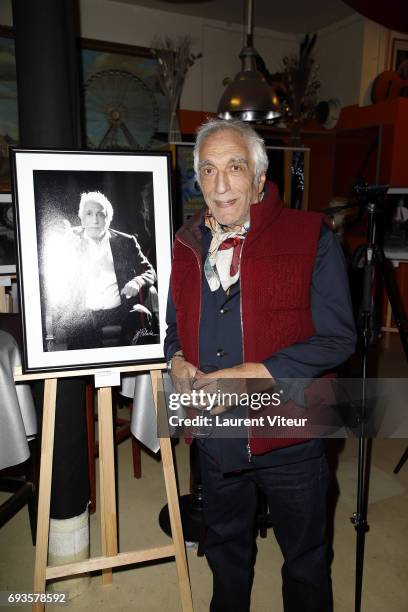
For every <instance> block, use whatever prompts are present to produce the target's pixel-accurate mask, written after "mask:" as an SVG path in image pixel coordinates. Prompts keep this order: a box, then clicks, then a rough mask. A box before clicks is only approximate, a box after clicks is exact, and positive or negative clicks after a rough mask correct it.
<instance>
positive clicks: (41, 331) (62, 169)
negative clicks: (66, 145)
mask: <svg viewBox="0 0 408 612" xmlns="http://www.w3.org/2000/svg"><path fill="white" fill-rule="evenodd" d="M12 162H13V181H14V189H15V198H16V202H15V210H16V227H17V238H18V250H19V284H20V310H21V312H22V321H23V336H24V369H25V371H26V372H32V371H53V370H69V369H77V368H84V367H97V366H102V365H103V366H112V365H119V364H127V363H132V364H134V363H153V362H157V361H162V360H163V359H164V353H163V341H164V334H165V311H166V304H167V292H168V279H169V275H170V261H171V224H170V218H171V215H170V210H171V208H170V204H171V203H170V189H169V153H166V152H162V153H151V152H150V153H147V152H144V153H135V154H130V153H128V154H126V153H103V152H85V151H84V152H70V151H49V150H41V151H38V150H37V151H33V150H27V149H16V150H14V151H13V155H12Z"/></svg>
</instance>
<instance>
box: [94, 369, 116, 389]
mask: <svg viewBox="0 0 408 612" xmlns="http://www.w3.org/2000/svg"><path fill="white" fill-rule="evenodd" d="M119 385H120V370H98V371H97V372H95V387H96V388H98V387H118V386H119Z"/></svg>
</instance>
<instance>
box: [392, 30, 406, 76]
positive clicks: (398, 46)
mask: <svg viewBox="0 0 408 612" xmlns="http://www.w3.org/2000/svg"><path fill="white" fill-rule="evenodd" d="M390 69H391V70H395V72H398V73H399V75H400V76H401V77H402V78H404V79H408V39H407V38H405V39H404V38H394V39H393V41H392V47H391V66H390Z"/></svg>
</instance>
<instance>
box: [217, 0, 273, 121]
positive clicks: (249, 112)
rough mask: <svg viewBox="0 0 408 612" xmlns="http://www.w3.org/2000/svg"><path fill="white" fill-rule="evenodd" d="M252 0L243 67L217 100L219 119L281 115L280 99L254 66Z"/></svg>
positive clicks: (260, 118) (265, 117) (242, 58)
mask: <svg viewBox="0 0 408 612" xmlns="http://www.w3.org/2000/svg"><path fill="white" fill-rule="evenodd" d="M252 30H253V0H248V2H247V31H246V41H245V46H244V48H243V49H242V51H241V53H240V54H239V57H240V59H241V62H242V69H241V71H240V72H238V74H237V75H236V77H235V78H234V80H233V81H232V82H230V83H229V85H227V87H226V89H225V91H224V93H223V95H222V97H221V100H220V102H219V104H218V109H217V115H218V117H219V118H220V119H241V121H267V120H272V119H276V118H278V117H279V116H280V115H281V109H280V105H279V100H278V97H277V95H276V93H275V92H274V90H273V89H272V87H271V86H270V85H269V84H268V83H267V81H266V79H265V77H264V76H263V75H262V74H261V73H260V72H259V70H257V68H256V58H257V57H258V52H257V51H256V49H255V48H254V47H253V31H252Z"/></svg>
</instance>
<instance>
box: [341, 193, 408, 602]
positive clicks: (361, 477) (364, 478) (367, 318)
mask: <svg viewBox="0 0 408 612" xmlns="http://www.w3.org/2000/svg"><path fill="white" fill-rule="evenodd" d="M387 190H388V186H377V185H374V186H370V187H368V186H362V187H360V186H359V187H357V188H356V191H357V192H358V194H359V195H361V196H363V197H364V200H365V202H364V205H365V206H366V210H367V214H368V230H367V243H366V245H365V246H364V253H365V263H364V277H363V300H362V355H361V369H362V393H361V402H359V406H358V414H357V422H358V425H359V443H358V481H357V510H356V512H354V514H353V516H352V518H351V521H352V523H353V524H354V527H355V529H356V532H357V548H356V579H355V612H360V610H361V595H362V582H363V566H364V545H365V534H366V532H367V531H368V528H369V527H368V524H367V497H368V496H367V492H368V475H369V469H368V468H369V460H368V458H367V438H366V430H365V428H366V419H367V413H366V412H367V361H368V354H369V345H370V340H371V333H372V332H371V330H372V325H371V323H372V318H373V314H374V300H373V282H374V276H375V272H376V270H378V272H379V274H380V275H381V278H382V280H383V282H384V286H385V289H386V292H387V297H388V299H389V302H390V305H391V310H392V314H393V316H394V320H395V323H396V325H397V328H398V333H399V336H400V340H401V344H402V347H403V350H404V353H405V357H406V359H407V361H408V340H407V336H406V328H405V324H406V322H405V320H404V319H403V317H402V315H401V310H400V306H399V301H398V297H397V296H398V291H397V287H396V284H395V280H394V275H393V270H392V264H391V262H390V261H389V260H387V259H386V257H385V255H384V250H383V248H382V246H381V240H380V241H378V234H377V215H378V214H379V210H378V208H379V205H380V204H379V203H380V202H381V201H383V200H384V198H385V195H386V192H387Z"/></svg>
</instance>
